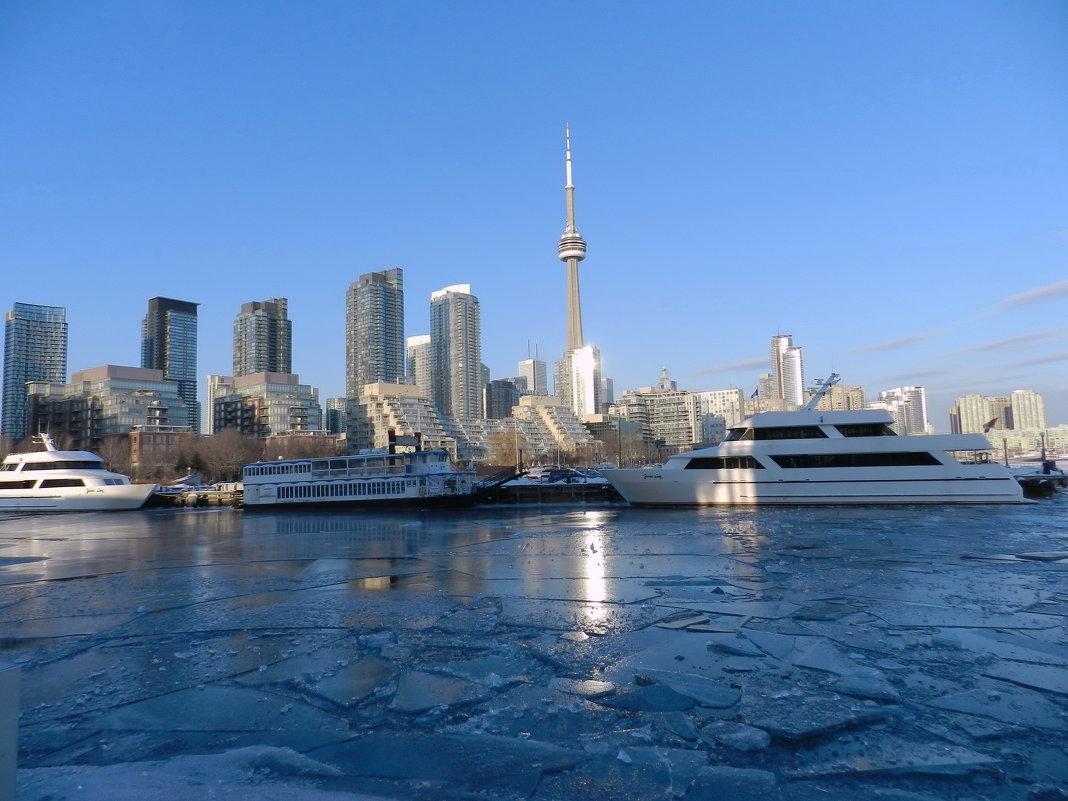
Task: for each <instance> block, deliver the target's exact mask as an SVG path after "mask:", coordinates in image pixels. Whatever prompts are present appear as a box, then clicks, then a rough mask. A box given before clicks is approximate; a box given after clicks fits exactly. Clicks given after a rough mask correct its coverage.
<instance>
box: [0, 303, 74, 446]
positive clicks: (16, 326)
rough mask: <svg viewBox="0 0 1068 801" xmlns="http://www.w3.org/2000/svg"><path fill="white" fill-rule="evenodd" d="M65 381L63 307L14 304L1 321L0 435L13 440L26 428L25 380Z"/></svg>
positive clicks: (64, 315) (65, 323) (24, 431)
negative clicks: (0, 400) (0, 395)
mask: <svg viewBox="0 0 1068 801" xmlns="http://www.w3.org/2000/svg"><path fill="white" fill-rule="evenodd" d="M66 380H67V310H66V309H64V308H63V307H62V306H35V305H34V304H32V303H16V304H15V308H14V309H12V310H11V311H9V312H8V313H7V315H6V318H5V323H4V397H3V413H2V417H0V436H4V437H9V438H11V439H12V440H14V441H15V442H17V441H18V440H20V439H22V438H23V437H25V436H26V435H27V434H28V433H33V432H31V431H28V429H27V427H26V426H27V411H28V409H29V406H28V403H27V399H26V383H27V382H28V381H49V382H59V383H62V382H64V381H66Z"/></svg>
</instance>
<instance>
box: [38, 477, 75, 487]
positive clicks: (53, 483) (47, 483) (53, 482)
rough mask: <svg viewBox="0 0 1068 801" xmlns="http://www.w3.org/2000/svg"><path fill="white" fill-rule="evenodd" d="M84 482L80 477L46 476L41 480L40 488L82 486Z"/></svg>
mask: <svg viewBox="0 0 1068 801" xmlns="http://www.w3.org/2000/svg"><path fill="white" fill-rule="evenodd" d="M84 486H85V482H84V481H83V480H82V479H80V478H46V479H45V480H44V481H42V482H41V489H53V488H55V487H84Z"/></svg>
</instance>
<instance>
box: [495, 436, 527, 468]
mask: <svg viewBox="0 0 1068 801" xmlns="http://www.w3.org/2000/svg"><path fill="white" fill-rule="evenodd" d="M486 444H487V446H488V447H487V449H486V463H487V464H491V465H497V466H499V467H511V466H514V465H517V464H518V463H519V454H518V452H517V448H519V449H522V450H523V453H526V452H527V450H526V449H527V438H526V437H525V436H524V435H522V434H519V435H518V436H517V435H516V433H515V432H514V431H498V432H497V433H496V434H490V436H489V439H488V440H487V443H486Z"/></svg>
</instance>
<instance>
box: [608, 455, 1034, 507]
mask: <svg viewBox="0 0 1068 801" xmlns="http://www.w3.org/2000/svg"><path fill="white" fill-rule="evenodd" d="M994 468H995V469H993V470H991V469H990V468H989V467H987V468H986V469H984V468H983V467H982V466H979V465H975V466H973V465H959V466H958V467H957V469H956V470H953V471H952V473H953V475H951V474H950V470H949V469H946V468H944V467H931V468H919V469H917V468H913V469H911V470H910V471H909V473H910V475H909V476H908V477H905V476H903V475H902V473H901V470H900V469H894V468H875V467H873V468H843V469H840V470H839V469H824V470H820V471H819V476H818V477H813V478H804V477H801V476H796V477H794V476H791V478H790V479H771V480H768V479H767V478H764V477H763V476H761V477H759V478H758V477H757V475H756V474H757V473H764V472H769V471H764V470H760V471H756V470H663V469H634V470H605V471H604V474H605V477H606V478H607V479H608V480H609V481H610V482H611V483H612V485H613V486H614V487H615V488H616V490H617V491H618V492H619V494H620V495H622V496H623V497H624V499H626V500H627V501H628V502H629V503H631V504H634V505H636V506H704V505H721V504H722V505H730V504H740V505H745V504H749V505H765V504H767V505H773V504H782V505H796V504H861V505H863V504H923V503H939V504H944V503H1023V502H1024V498H1023V494H1022V492H1021V490H1020V485H1019V484H1018V482H1017V481H1016V480H1015V479H1014V478H1012V477H1011V476H1008V475H997V473H1002V472H1003V468H998V466H994ZM921 470H926V471H929V472H926V473H925V474H921ZM795 472H796V471H795ZM813 472H815V471H813ZM835 473H837V474H838V475H833V474H835ZM895 474H896V475H895Z"/></svg>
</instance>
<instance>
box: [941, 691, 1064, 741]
mask: <svg viewBox="0 0 1068 801" xmlns="http://www.w3.org/2000/svg"><path fill="white" fill-rule="evenodd" d="M925 703H927V704H928V705H930V706H935V707H938V708H940V709H949V710H951V711H953V712H966V713H968V714H970V715H980V716H985V717H989V718H994V719H995V720H1000V721H1001V722H1003V723H1011V724H1020V725H1023V726H1029V727H1030V726H1037V727H1038V728H1042V729H1052V730H1053V731H1068V716H1066V715H1065V712H1064V710H1063V709H1062V708H1061V707H1059V706H1057V705H1056V704H1053V703H1051V702H1050V701H1047V700H1046V699H1045V698H1044V697H1043V696H1042V695H1041V694H1040V693H1037V692H1034V691H1033V690H1027V689H1024V688H1022V687H1008V686H1006V687H1005V688H1004V689H998V690H994V689H989V688H988V689H981V688H980V689H973V690H965V691H963V692H958V693H953V694H951V695H943V696H941V697H940V698H935V699H932V700H930V701H926V702H925Z"/></svg>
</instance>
